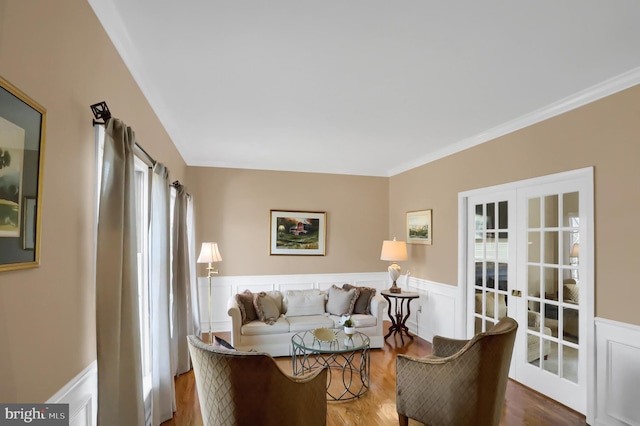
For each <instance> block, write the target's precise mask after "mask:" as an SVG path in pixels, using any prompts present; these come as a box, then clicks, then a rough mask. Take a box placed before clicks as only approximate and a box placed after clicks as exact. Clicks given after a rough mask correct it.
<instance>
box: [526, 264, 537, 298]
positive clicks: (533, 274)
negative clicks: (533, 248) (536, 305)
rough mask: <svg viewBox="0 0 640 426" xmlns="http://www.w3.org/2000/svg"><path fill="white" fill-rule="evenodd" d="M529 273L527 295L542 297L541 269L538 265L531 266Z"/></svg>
mask: <svg viewBox="0 0 640 426" xmlns="http://www.w3.org/2000/svg"><path fill="white" fill-rule="evenodd" d="M528 271H529V272H528V277H527V278H528V279H527V282H528V285H527V289H528V290H527V295H528V296H533V297H540V267H539V266H537V265H535V266H529V269H528Z"/></svg>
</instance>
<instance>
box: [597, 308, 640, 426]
mask: <svg viewBox="0 0 640 426" xmlns="http://www.w3.org/2000/svg"><path fill="white" fill-rule="evenodd" d="M595 323H596V351H597V357H596V372H597V373H596V399H597V404H596V419H595V424H596V425H600V426H605V425H606V426H614V425H615V426H618V425H640V405H639V404H638V383H640V327H639V326H635V325H631V324H626V323H621V322H617V321H612V320H607V319H603V318H596V319H595Z"/></svg>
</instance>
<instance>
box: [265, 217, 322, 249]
mask: <svg viewBox="0 0 640 426" xmlns="http://www.w3.org/2000/svg"><path fill="white" fill-rule="evenodd" d="M270 231H271V234H270V235H271V237H270V245H269V254H270V255H294V256H324V255H325V248H326V242H327V214H326V213H325V212H306V211H286V210H271V222H270Z"/></svg>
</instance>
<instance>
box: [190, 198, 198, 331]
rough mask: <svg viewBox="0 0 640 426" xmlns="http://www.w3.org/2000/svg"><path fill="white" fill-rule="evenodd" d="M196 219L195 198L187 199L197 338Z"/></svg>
mask: <svg viewBox="0 0 640 426" xmlns="http://www.w3.org/2000/svg"><path fill="white" fill-rule="evenodd" d="M195 223H196V218H195V208H194V207H193V197H191V196H189V197H187V234H188V235H187V238H188V240H189V266H190V269H189V277H190V278H191V281H190V284H191V303H190V304H189V306H190V307H191V316H190V317H191V321H192V322H193V326H192V328H193V333H192V334H195V335H196V336H200V335H201V330H200V301H199V297H198V276H197V275H196V262H195V260H196V259H197V257H198V253H197V252H196V226H195Z"/></svg>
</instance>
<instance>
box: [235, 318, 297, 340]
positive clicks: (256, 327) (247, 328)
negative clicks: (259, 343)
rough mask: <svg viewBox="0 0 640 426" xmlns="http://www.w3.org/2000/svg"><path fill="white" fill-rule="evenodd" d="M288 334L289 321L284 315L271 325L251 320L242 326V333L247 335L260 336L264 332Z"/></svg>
mask: <svg viewBox="0 0 640 426" xmlns="http://www.w3.org/2000/svg"><path fill="white" fill-rule="evenodd" d="M282 333H284V334H287V333H289V323H288V322H287V320H286V319H284V318H283V317H280V318H278V320H277V321H276V322H275V323H273V324H271V325H269V324H266V323H264V322H262V321H251V322H250V323H249V324H245V325H243V326H242V334H243V335H245V336H260V335H263V334H282Z"/></svg>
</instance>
